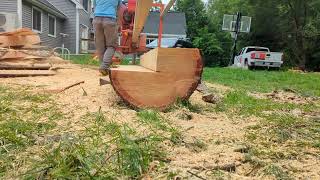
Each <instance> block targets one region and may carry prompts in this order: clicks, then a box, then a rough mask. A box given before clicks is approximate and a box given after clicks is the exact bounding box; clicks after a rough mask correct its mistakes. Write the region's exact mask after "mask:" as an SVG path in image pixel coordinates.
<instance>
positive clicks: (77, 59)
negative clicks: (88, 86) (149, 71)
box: [70, 54, 139, 66]
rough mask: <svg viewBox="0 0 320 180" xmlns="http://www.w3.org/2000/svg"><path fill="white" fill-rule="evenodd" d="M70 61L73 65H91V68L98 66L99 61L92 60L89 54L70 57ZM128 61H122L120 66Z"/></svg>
mask: <svg viewBox="0 0 320 180" xmlns="http://www.w3.org/2000/svg"><path fill="white" fill-rule="evenodd" d="M70 60H71V62H72V63H74V64H81V65H92V66H99V65H100V62H99V60H95V59H93V56H92V55H91V54H82V55H71V56H70ZM129 61H130V60H129V59H124V60H122V61H121V65H128V64H129ZM137 63H139V60H137Z"/></svg>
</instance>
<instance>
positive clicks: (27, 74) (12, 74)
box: [0, 70, 55, 78]
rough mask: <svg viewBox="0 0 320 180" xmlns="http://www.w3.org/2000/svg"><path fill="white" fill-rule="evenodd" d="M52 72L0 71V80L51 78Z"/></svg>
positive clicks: (53, 73)
mask: <svg viewBox="0 0 320 180" xmlns="http://www.w3.org/2000/svg"><path fill="white" fill-rule="evenodd" d="M53 75H55V72H54V71H46V70H41V71H40V70H0V78H3V77H5V78H8V77H33V76H53Z"/></svg>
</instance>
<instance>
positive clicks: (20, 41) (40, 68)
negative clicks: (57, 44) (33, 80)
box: [0, 28, 54, 78]
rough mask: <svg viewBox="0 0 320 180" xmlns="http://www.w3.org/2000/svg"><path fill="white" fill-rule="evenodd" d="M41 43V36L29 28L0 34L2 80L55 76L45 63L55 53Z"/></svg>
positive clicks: (0, 73)
mask: <svg viewBox="0 0 320 180" xmlns="http://www.w3.org/2000/svg"><path fill="white" fill-rule="evenodd" d="M40 43H41V41H40V37H39V35H38V34H37V33H35V32H33V31H32V30H30V29H27V28H21V29H18V30H16V31H12V32H4V33H0V78H1V77H26V76H50V75H54V73H53V72H51V71H50V68H51V65H50V64H49V63H48V61H45V60H46V59H47V58H49V57H51V56H52V55H53V52H52V51H50V50H47V49H46V48H45V47H43V46H40Z"/></svg>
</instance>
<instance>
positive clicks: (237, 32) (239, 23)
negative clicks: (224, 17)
mask: <svg viewBox="0 0 320 180" xmlns="http://www.w3.org/2000/svg"><path fill="white" fill-rule="evenodd" d="M241 17H242V14H241V12H237V20H236V24H235V30H234V31H233V32H234V33H235V36H234V41H233V51H232V55H231V59H230V62H229V66H231V65H232V64H233V61H234V58H235V57H236V54H237V41H238V35H239V33H240V28H241Z"/></svg>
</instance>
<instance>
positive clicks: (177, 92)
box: [110, 48, 203, 110]
mask: <svg viewBox="0 0 320 180" xmlns="http://www.w3.org/2000/svg"><path fill="white" fill-rule="evenodd" d="M202 68H203V64H202V60H201V55H200V52H199V50H198V49H184V48H170V49H169V48H157V49H154V50H152V51H149V52H148V53H146V54H145V55H143V56H142V57H141V66H134V65H127V66H119V67H118V68H112V69H111V70H110V80H111V84H112V86H113V88H114V89H115V91H116V92H117V94H118V95H119V96H120V97H121V98H122V99H123V100H124V101H125V102H127V103H128V104H129V105H131V106H133V107H135V108H156V109H160V110H164V109H166V108H168V107H169V106H170V105H171V104H173V103H175V101H176V100H177V99H182V100H185V99H188V98H189V97H190V96H191V94H192V93H193V92H194V91H195V90H196V88H197V86H198V84H199V82H200V79H201V75H202Z"/></svg>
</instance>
